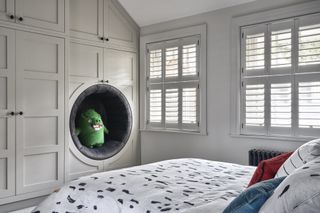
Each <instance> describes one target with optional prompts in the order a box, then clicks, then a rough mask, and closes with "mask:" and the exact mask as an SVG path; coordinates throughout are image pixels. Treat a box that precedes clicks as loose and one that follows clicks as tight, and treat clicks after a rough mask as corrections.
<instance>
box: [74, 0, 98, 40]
mask: <svg viewBox="0 0 320 213" xmlns="http://www.w3.org/2000/svg"><path fill="white" fill-rule="evenodd" d="M69 8H70V19H69V20H70V23H69V25H70V34H71V36H72V37H76V38H82V39H87V40H94V41H100V42H103V41H104V38H103V0H70V7H69ZM101 38H102V39H101Z"/></svg>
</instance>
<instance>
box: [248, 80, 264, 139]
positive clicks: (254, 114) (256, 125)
mask: <svg viewBox="0 0 320 213" xmlns="http://www.w3.org/2000/svg"><path fill="white" fill-rule="evenodd" d="M243 87H244V88H245V89H244V113H243V115H244V123H243V125H244V126H243V128H244V129H245V131H246V132H247V133H258V134H263V133H264V131H265V84H264V82H262V81H259V80H256V79H253V80H252V79H250V80H247V81H246V84H245V85H244V86H243Z"/></svg>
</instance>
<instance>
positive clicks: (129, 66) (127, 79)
mask: <svg viewBox="0 0 320 213" xmlns="http://www.w3.org/2000/svg"><path fill="white" fill-rule="evenodd" d="M104 64H105V65H104V66H105V71H104V79H105V80H109V82H110V83H112V84H116V85H132V84H133V82H134V81H135V73H136V54H135V53H131V52H125V51H120V50H113V49H105V63H104Z"/></svg>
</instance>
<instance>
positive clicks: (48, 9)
mask: <svg viewBox="0 0 320 213" xmlns="http://www.w3.org/2000/svg"><path fill="white" fill-rule="evenodd" d="M16 20H17V22H18V23H20V24H24V25H27V26H32V27H39V28H44V29H49V30H55V31H61V32H63V31H64V0H16Z"/></svg>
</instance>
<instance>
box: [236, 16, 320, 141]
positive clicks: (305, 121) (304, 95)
mask: <svg viewBox="0 0 320 213" xmlns="http://www.w3.org/2000/svg"><path fill="white" fill-rule="evenodd" d="M240 73H241V94H240V95H241V99H240V100H241V114H240V120H241V126H240V128H241V134H253V135H270V136H272V135H283V136H320V15H319V14H314V15H309V16H303V17H296V18H294V19H288V20H283V21H276V22H270V23H263V24H259V25H254V26H247V27H243V28H241V71H240Z"/></svg>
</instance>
